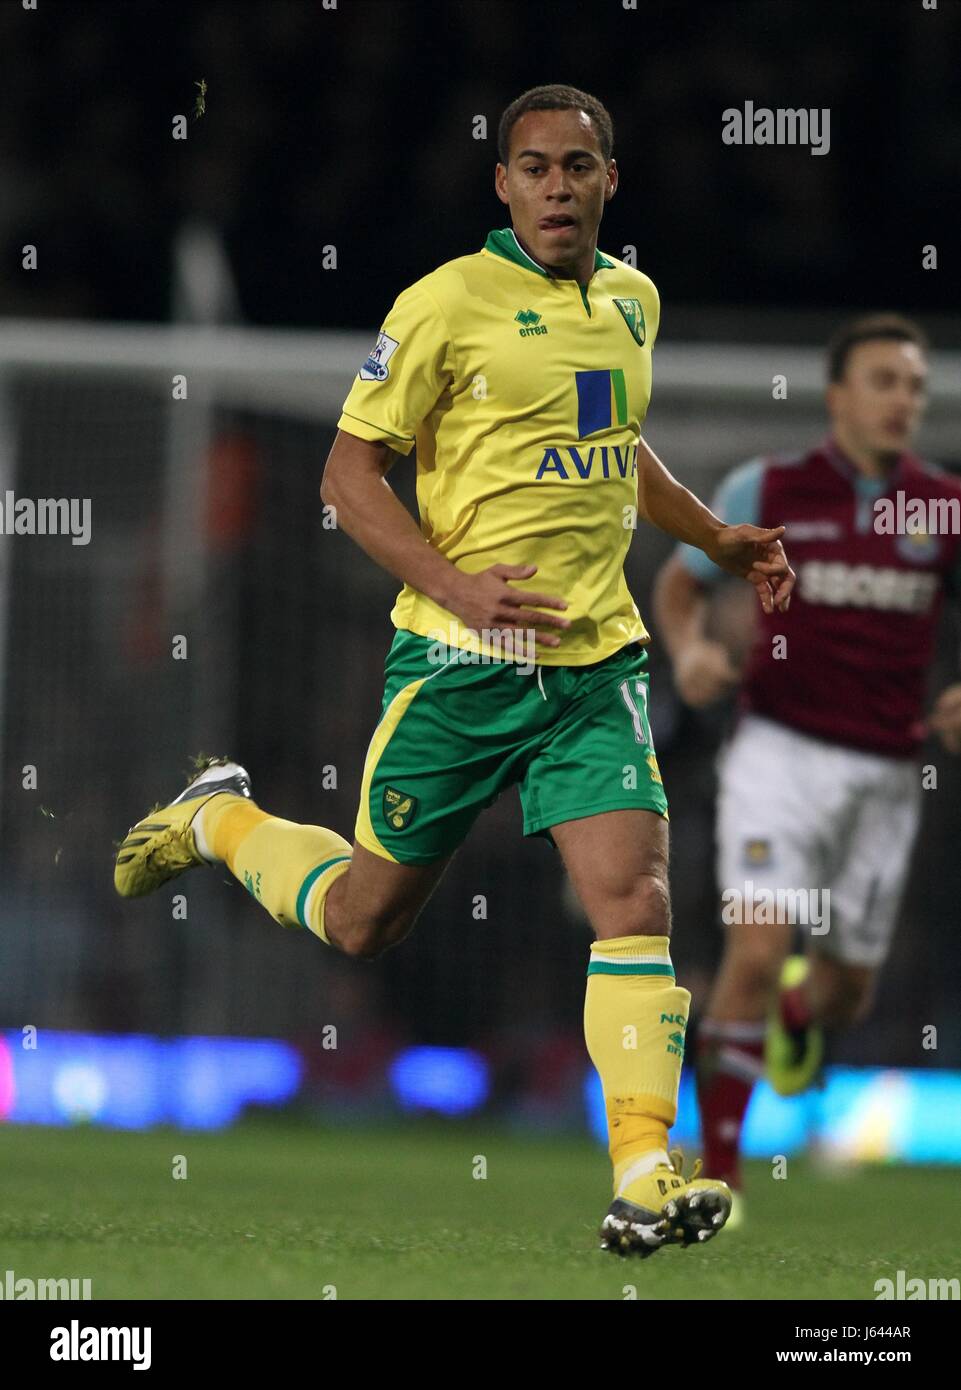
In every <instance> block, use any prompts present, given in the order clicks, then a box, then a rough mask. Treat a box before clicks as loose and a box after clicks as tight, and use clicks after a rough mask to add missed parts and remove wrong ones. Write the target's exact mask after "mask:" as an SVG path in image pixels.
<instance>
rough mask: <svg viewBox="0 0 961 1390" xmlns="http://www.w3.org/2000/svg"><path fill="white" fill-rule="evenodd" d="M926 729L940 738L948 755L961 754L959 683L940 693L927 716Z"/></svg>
mask: <svg viewBox="0 0 961 1390" xmlns="http://www.w3.org/2000/svg"><path fill="white" fill-rule="evenodd" d="M927 729H928V730H929V731H930V732H931V733H935V734H938V735H939V736H940V738H941V742H942V743H943V744H944V746H945V748H946V749H947V750H948V752H949V753H961V683H957V684H955V685H949V686H947V687H946V688H945V689H944V690H942V691H941V694H940V695H939V696H938V698H937V700H935V702H934V709H933V710H932V711H931V713H930V715H929V716H928V720H927Z"/></svg>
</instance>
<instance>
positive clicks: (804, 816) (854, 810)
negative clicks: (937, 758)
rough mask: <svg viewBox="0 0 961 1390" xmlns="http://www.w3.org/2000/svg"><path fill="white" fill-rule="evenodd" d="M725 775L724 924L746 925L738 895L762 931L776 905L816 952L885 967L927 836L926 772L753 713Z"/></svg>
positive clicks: (720, 834)
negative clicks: (921, 826) (919, 839)
mask: <svg viewBox="0 0 961 1390" xmlns="http://www.w3.org/2000/svg"><path fill="white" fill-rule="evenodd" d="M718 777H719V787H718V816H717V839H718V865H717V868H718V884H719V887H720V889H721V895H722V897H721V901H722V917H723V918H724V920H725V921H736V920H738V918H737V917H736V915H735V909H736V906H737V904H738V898H737V896H736V895H737V894H740V900H741V901H742V902H743V903H744V904H747V903H748V901H749V900H750V899H751V898H752V895H753V901H754V903H755V909H754V911H755V916H754V920H755V921H758V922H761V923H763V922H764V921H765V920H767V921H775V920H778V918H777V917H775V916H774V915H772V911H771V909H772V904H774V903H775V902H776V903H777V906H778V907H779V908H780V909H781V910H782V912H786V914H787V915H786V916H783V917H782V918H781V919H780V920H787V921H789V922H791V921H794V922H799V924H800V930H801V932H802V933H803V936H804V940H805V945H806V946H807V945H810V946H811V947H813V948H814V949H815V950H817V951H820V952H823V953H825V954H828V955H832V956H835V957H836V958H837V959H839V960H842V961H844V962H846V963H847V964H850V965H865V966H877V965H880V964H881V962H882V961H883V960H884V958H885V956H886V955H887V952H888V948H889V946H890V943H891V937H892V935H893V933H894V927H895V922H896V919H897V914H898V908H899V906H900V902H901V895H902V893H903V891H904V884H905V880H906V878H907V874H908V868H909V863H910V857H911V850H912V847H913V845H914V841H915V838H916V836H917V832H918V823H919V820H920V813H921V768H920V764H919V763H917V762H916V761H915V760H914V759H912V758H884V757H881V756H879V755H878V754H876V753H862V752H859V751H858V750H856V749H852V748H845V747H843V746H841V745H839V744H831V743H825V742H824V741H823V740H821V739H818V738H814V737H812V736H811V735H810V734H802V733H798V732H797V731H796V730H794V729H789V728H788V727H787V726H786V725H783V724H777V723H775V722H774V721H772V720H770V719H762V718H760V717H759V716H758V715H753V714H751V715H746V716H745V717H744V718H743V719H742V720H741V722H740V724H739V725H738V728H737V730H736V731H735V734H734V737H733V738H732V739H731V741H730V742H729V743H728V744H726V745H725V747H724V748H723V749H722V750H721V753H720V756H719V758H718ZM825 890H827V894H826V893H825ZM779 894H780V897H779V899H778V895H779ZM759 895H760V896H759ZM772 895H773V896H772ZM812 895H813V896H812ZM762 903H763V904H764V905H765V906H766V908H767V912H768V915H767V916H766V917H765V915H764V912H763V910H762V909H761V907H760V905H761V904H762ZM725 913H726V914H727V915H725ZM759 930H763V926H759Z"/></svg>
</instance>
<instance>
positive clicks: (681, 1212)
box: [600, 1149, 731, 1259]
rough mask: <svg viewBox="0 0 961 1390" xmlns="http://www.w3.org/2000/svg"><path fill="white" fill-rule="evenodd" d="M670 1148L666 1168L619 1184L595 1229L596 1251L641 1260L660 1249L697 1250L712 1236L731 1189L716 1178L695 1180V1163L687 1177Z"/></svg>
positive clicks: (726, 1213)
mask: <svg viewBox="0 0 961 1390" xmlns="http://www.w3.org/2000/svg"><path fill="white" fill-rule="evenodd" d="M682 1167H683V1160H682V1157H681V1153H680V1151H679V1150H678V1149H672V1150H671V1153H670V1163H663V1162H662V1163H658V1164H656V1166H655V1167H654V1168H653V1169H652V1171H651V1172H649V1173H645V1174H642V1175H640V1176H638V1177H636V1178H634V1179H631V1178H630V1170H628V1173H627V1174H625V1177H627V1179H628V1181H627V1183H626V1184H625V1183H624V1182H623V1180H622V1183H621V1187H620V1190H619V1191H618V1195H617V1196H616V1197H615V1198H614V1201H613V1202H612V1203H611V1205H610V1208H609V1209H608V1213H607V1215H606V1216H605V1218H604V1221H603V1224H602V1226H601V1233H600V1234H601V1249H602V1250H610V1251H613V1253H614V1254H616V1255H638V1256H640V1258H641V1259H644V1258H645V1257H646V1256H648V1255H653V1254H654V1251H655V1250H659V1249H660V1248H661V1246H662V1245H683V1246H687V1245H701V1244H703V1242H704V1241H706V1240H710V1239H711V1238H712V1236H716V1235H717V1233H718V1231H719V1230H720V1229H721V1227H722V1226H723V1225H724V1223H725V1222H726V1221H727V1218H728V1217H729V1216H730V1214H731V1189H730V1188H729V1187H728V1185H727V1183H726V1182H721V1181H720V1179H719V1178H700V1177H698V1174H699V1173H700V1171H701V1160H700V1159H698V1160H697V1162H696V1163H695V1165H694V1172H693V1173H692V1175H691V1177H690V1178H685V1177H684V1176H683V1173H682Z"/></svg>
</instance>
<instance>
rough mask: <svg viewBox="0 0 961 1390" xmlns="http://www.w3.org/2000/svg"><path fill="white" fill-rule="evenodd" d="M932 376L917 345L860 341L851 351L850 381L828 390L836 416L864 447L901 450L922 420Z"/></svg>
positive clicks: (847, 371)
mask: <svg viewBox="0 0 961 1390" xmlns="http://www.w3.org/2000/svg"><path fill="white" fill-rule="evenodd" d="M927 375H928V368H927V363H926V362H925V360H924V354H923V353H922V352H921V349H920V348H919V347H918V346H917V344H916V343H898V342H891V341H888V340H886V339H883V338H879V339H877V340H875V341H874V342H868V343H859V344H858V345H857V347H856V348H854V349H853V350H852V351H851V352H850V353H849V355H848V359H847V364H846V366H845V370H844V379H843V380H842V381H840V382H837V383H835V384H834V385H832V386H831V387H830V389H829V391H828V406H829V409H830V411H831V415H832V417H833V418H834V420H835V421H836V422H837V423H839V424H840V425H841V426H842V428H843V430H844V432H845V433H846V434H847V435H848V437H849V438H850V439H851V440H852V441H853V442H855V443H856V444H857V445H858V447H859V448H861V449H865V450H868V451H870V452H871V453H874V454H878V455H881V456H884V455H891V454H899V453H901V452H902V451H903V450H904V449H907V448H908V447H909V446H910V444H911V440H912V439H913V437H914V435H915V432H916V431H917V428H918V425H919V423H920V420H921V414H922V411H923V410H924V405H925V401H926V384H927Z"/></svg>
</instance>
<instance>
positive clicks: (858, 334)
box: [827, 314, 930, 383]
mask: <svg viewBox="0 0 961 1390" xmlns="http://www.w3.org/2000/svg"><path fill="white" fill-rule="evenodd" d="M878 338H887V339H889V340H890V341H891V342H896V343H916V344H917V346H918V347H919V348H920V349H921V351H922V352H925V353H926V352H927V351H928V348H929V346H930V345H929V343H928V339H927V335H926V333H925V332H924V329H923V328H920V327H919V326H918V325H917V324H916V323H913V322H912V321H911V319H906V318H903V317H902V316H901V315H900V314H865V315H863V317H861V318H857V319H848V320H847V322H846V323H842V324H841V325H840V327H839V328H837V329H835V331H834V333H833V334H832V335H831V339H830V341H829V342H828V352H827V368H828V381H829V382H832V383H833V382H836V381H843V380H844V371H845V368H846V367H847V364H848V358H849V357H850V355H851V353H852V352H853V351H854V349H855V348H856V347H857V346H858V344H859V343H873V342H875V341H876V340H877V339H878Z"/></svg>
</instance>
